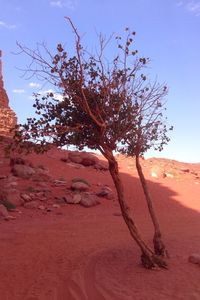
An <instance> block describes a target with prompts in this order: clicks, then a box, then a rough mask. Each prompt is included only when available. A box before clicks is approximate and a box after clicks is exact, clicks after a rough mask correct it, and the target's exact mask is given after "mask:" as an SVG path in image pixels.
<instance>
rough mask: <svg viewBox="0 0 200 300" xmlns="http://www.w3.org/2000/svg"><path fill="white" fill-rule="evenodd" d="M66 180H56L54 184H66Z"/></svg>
mask: <svg viewBox="0 0 200 300" xmlns="http://www.w3.org/2000/svg"><path fill="white" fill-rule="evenodd" d="M66 183H67V182H66V181H65V180H54V183H53V184H54V186H65V185H66Z"/></svg>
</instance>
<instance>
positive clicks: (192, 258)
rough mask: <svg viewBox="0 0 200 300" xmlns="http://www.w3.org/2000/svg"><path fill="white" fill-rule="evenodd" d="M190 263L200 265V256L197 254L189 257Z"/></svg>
mask: <svg viewBox="0 0 200 300" xmlns="http://www.w3.org/2000/svg"><path fill="white" fill-rule="evenodd" d="M188 261H189V262H191V263H193V264H198V265H200V255H199V254H197V253H193V254H191V255H190V256H189V257H188Z"/></svg>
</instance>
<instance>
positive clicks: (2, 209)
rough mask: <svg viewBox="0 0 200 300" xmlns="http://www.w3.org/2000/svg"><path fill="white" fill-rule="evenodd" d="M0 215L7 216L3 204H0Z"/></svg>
mask: <svg viewBox="0 0 200 300" xmlns="http://www.w3.org/2000/svg"><path fill="white" fill-rule="evenodd" d="M0 217H4V218H6V217H8V210H7V208H6V207H5V206H4V205H3V204H0Z"/></svg>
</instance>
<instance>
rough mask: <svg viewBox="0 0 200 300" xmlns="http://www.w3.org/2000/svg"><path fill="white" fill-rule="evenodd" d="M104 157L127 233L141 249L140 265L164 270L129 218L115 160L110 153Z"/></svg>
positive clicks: (106, 153)
mask: <svg viewBox="0 0 200 300" xmlns="http://www.w3.org/2000/svg"><path fill="white" fill-rule="evenodd" d="M104 154H105V157H106V158H107V160H108V163H109V171H110V174H111V176H112V179H113V182H114V184H115V188H116V190H117V195H118V201H119V204H120V208H121V212H122V216H123V218H124V221H125V223H126V225H127V226H128V229H129V232H130V234H131V236H132V237H133V239H134V240H135V242H136V243H137V244H138V246H139V247H140V249H141V252H142V255H141V261H142V264H143V266H144V267H145V268H147V269H153V268H158V267H159V268H166V267H167V264H166V262H165V261H164V260H163V259H161V258H160V257H158V256H157V255H155V253H154V252H153V251H152V250H151V249H150V248H149V247H148V246H147V245H146V243H145V242H144V241H143V240H142V238H141V236H140V234H139V232H138V229H137V227H136V225H135V223H134V221H133V219H132V218H131V216H130V214H129V209H128V206H127V205H126V202H125V199H124V189H123V185H122V182H121V178H120V175H119V170H118V164H117V161H116V160H115V158H114V156H113V154H112V152H110V151H109V152H108V151H106V152H105V153H104Z"/></svg>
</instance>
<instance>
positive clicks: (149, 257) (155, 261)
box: [141, 253, 167, 270]
mask: <svg viewBox="0 0 200 300" xmlns="http://www.w3.org/2000/svg"><path fill="white" fill-rule="evenodd" d="M141 261H142V265H143V266H144V267H145V268H146V269H151V270H153V269H154V270H155V269H161V268H164V269H167V263H166V261H165V260H164V259H163V258H162V257H159V256H157V255H154V254H146V253H145V254H144V253H143V254H142V255H141Z"/></svg>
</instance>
